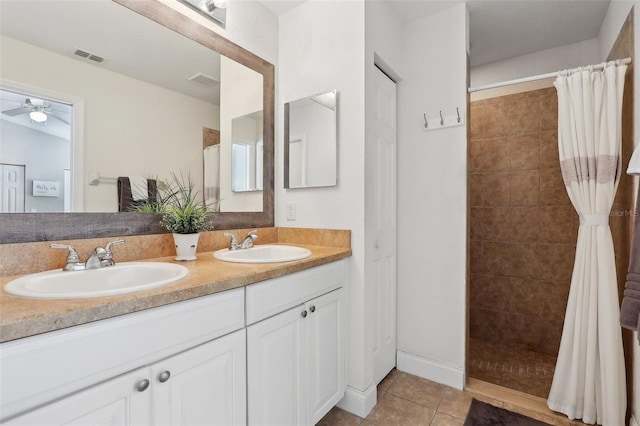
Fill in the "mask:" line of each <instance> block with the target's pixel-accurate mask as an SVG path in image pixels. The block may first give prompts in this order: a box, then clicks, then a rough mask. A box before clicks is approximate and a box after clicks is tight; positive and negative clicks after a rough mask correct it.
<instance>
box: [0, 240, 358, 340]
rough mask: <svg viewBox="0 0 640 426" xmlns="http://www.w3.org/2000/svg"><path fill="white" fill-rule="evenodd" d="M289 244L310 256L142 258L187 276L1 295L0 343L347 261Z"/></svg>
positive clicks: (341, 253)
mask: <svg viewBox="0 0 640 426" xmlns="http://www.w3.org/2000/svg"><path fill="white" fill-rule="evenodd" d="M287 243H288V242H287ZM288 244H291V243H288ZM291 245H298V246H300V247H305V248H308V249H309V250H311V252H312V255H311V257H308V258H306V259H303V260H298V261H294V262H286V263H271V264H241V263H229V262H222V261H219V260H217V259H214V258H213V256H212V253H213V252H212V251H207V252H202V253H198V255H197V256H198V259H197V260H195V261H191V262H176V261H175V260H173V257H172V256H168V257H158V258H154V259H146V260H147V261H155V262H173V263H179V264H180V265H183V266H185V267H187V268H188V269H189V275H188V276H187V277H186V278H184V279H182V280H180V281H177V282H175V283H171V284H168V285H165V286H163V287H159V288H155V289H151V290H147V291H140V292H136V293H129V294H123V295H118V296H109V297H95V298H89V299H64V300H38V299H26V298H19V297H14V296H11V295H9V294H7V293H5V292H4V290H2V292H1V293H0V342H7V341H11V340H15V339H20V338H23V337H27V336H33V335H36V334H40V333H45V332H48V331H54V330H59V329H62V328H66V327H71V326H75V325H80V324H85V323H88V322H92V321H98V320H102V319H106V318H112V317H116V316H118V315H124V314H128V313H132V312H138V311H142V310H145V309H149V308H154V307H158V306H163V305H168V304H170V303H175V302H180V301H183V300H188V299H193V298H196V297H200V296H205V295H208V294H214V293H218V292H221V291H225V290H230V289H233V288H238V287H243V286H246V285H248V284H253V283H256V282H260V281H264V280H268V279H271V278H276V277H279V276H282V275H286V274H290V273H293V272H298V271H302V270H305V269H309V268H312V267H314V266H319V265H323V264H325V263H329V262H334V261H337V260H340V259H343V258H346V257H349V256H351V249H349V248H342V247H326V246H315V245H306V244H291ZM69 273H73V272H69ZM19 276H20V275H15V276H7V277H0V286H2V288H4V285H5V284H6V283H8V282H9V281H11V280H13V279H15V278H18V277H19Z"/></svg>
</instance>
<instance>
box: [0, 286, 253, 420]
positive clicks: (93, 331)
mask: <svg viewBox="0 0 640 426" xmlns="http://www.w3.org/2000/svg"><path fill="white" fill-rule="evenodd" d="M243 327H244V289H243V288H240V289H235V290H229V291H225V292H222V293H218V294H214V295H210V296H205V297H201V298H198V299H193V300H189V301H185V302H180V303H176V304H173V305H169V306H163V307H159V308H154V309H149V310H146V311H142V312H138V313H133V314H128V315H124V316H120V317H116V318H111V319H108V320H103V321H98V322H96V323H90V324H84V325H81V326H77V327H71V328H68V329H64V330H59V331H55V332H51V333H46V334H43V335H41V336H33V337H29V338H25V339H21V340H16V341H13V342H8V343H4V344H2V345H0V364H1V365H2V382H1V384H0V393H1V395H2V406H1V407H0V419H4V418H7V417H10V416H14V415H16V414H18V413H20V412H22V411H24V410H27V409H30V408H33V407H35V406H38V405H41V404H44V403H47V402H49V401H51V400H53V399H56V398H60V397H62V396H64V395H67V394H70V393H72V392H75V391H78V390H80V389H83V388H85V387H87V386H91V385H93V384H95V383H98V382H101V381H103V380H106V379H109V378H111V377H114V376H116V375H119V374H122V373H124V372H127V371H130V370H133V369H136V368H138V367H140V366H142V365H145V364H150V363H153V362H155V361H157V360H160V359H163V358H166V357H168V356H170V355H173V354H175V353H178V352H180V351H183V350H186V349H188V348H190V347H193V346H196V345H198V344H201V343H204V342H206V341H208V340H212V339H215V338H217V337H220V336H222V335H225V334H228V333H231V332H233V331H236V330H239V329H241V328H243Z"/></svg>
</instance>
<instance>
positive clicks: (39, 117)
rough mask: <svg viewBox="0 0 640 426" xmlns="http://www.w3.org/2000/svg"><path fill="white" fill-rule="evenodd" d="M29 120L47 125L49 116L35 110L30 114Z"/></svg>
mask: <svg viewBox="0 0 640 426" xmlns="http://www.w3.org/2000/svg"><path fill="white" fill-rule="evenodd" d="M29 118H30V119H31V120H32V121H35V122H36V123H45V122H46V121H47V114H45V113H44V112H43V111H40V110H35V111H31V112H30V113H29Z"/></svg>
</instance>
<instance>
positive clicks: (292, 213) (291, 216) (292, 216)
mask: <svg viewBox="0 0 640 426" xmlns="http://www.w3.org/2000/svg"><path fill="white" fill-rule="evenodd" d="M286 209H287V220H296V203H287V204H286Z"/></svg>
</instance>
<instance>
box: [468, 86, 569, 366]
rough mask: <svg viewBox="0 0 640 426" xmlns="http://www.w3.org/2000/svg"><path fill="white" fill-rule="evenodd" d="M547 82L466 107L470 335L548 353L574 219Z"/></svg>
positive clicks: (556, 336)
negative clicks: (539, 88) (467, 124)
mask: <svg viewBox="0 0 640 426" xmlns="http://www.w3.org/2000/svg"><path fill="white" fill-rule="evenodd" d="M557 102H558V101H557V95H556V91H555V89H554V88H547V89H541V90H535V91H530V92H524V93H519V94H514V95H508V96H501V97H498V98H492V99H485V100H481V101H476V102H472V103H471V107H470V108H471V109H470V120H469V124H470V142H469V191H470V205H471V211H470V240H471V241H470V250H471V253H470V254H471V265H470V267H471V276H470V335H471V338H472V339H477V340H482V341H488V342H493V343H499V344H503V345H507V346H509V347H513V348H517V349H525V350H528V351H533V352H538V353H543V354H549V355H556V354H557V351H558V347H559V344H560V335H561V333H562V324H563V320H564V312H565V308H566V300H567V297H568V294H569V284H570V282H571V272H572V268H573V259H574V254H575V240H576V237H577V229H578V217H577V214H576V213H575V212H574V210H573V207H572V206H571V204H570V201H569V198H568V196H567V193H566V190H565V187H564V184H563V181H562V174H561V172H560V164H559V161H558V142H557V140H558V139H557V127H558V124H557Z"/></svg>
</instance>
